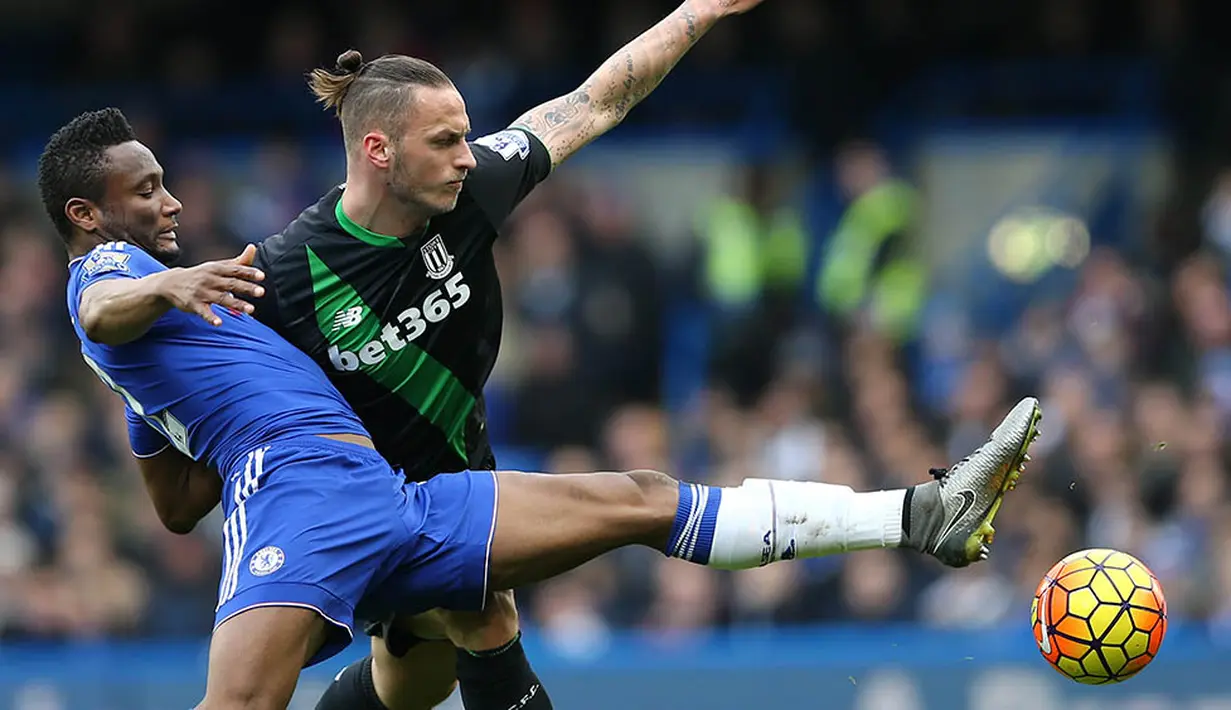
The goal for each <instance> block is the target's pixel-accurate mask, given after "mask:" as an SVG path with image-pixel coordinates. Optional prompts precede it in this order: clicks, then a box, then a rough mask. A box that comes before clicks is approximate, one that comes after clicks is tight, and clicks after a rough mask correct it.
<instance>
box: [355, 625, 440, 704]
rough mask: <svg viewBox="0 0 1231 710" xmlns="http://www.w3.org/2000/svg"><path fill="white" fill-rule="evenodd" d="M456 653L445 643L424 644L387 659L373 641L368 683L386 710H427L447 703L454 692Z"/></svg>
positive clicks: (378, 642)
mask: <svg viewBox="0 0 1231 710" xmlns="http://www.w3.org/2000/svg"><path fill="white" fill-rule="evenodd" d="M456 658H457V651H456V650H454V648H453V644H452V643H449V642H447V641H424V642H422V643H419V644H417V645H415V646H414V647H413V648H411V650H410V651H409V652H407V653H406V655H404V656H402V657H401V658H396V657H394V656H391V655H389V653H388V652H387V651H386V650H385V649H384V645H383V643H380V639H373V647H372V682H373V684H374V685H375V686H376V694H377V696H379V697H380V700H381V703H382V704H384V706H385V707H387V708H389V710H427V709H428V708H434V707H436V706H438V705H440V704H441V703H443V702H444V701H446V700H448V699H449V696H451V695H452V694H453V691H454V690H456V689H457V666H456V663H457V661H456Z"/></svg>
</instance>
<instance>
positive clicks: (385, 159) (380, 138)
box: [363, 131, 393, 170]
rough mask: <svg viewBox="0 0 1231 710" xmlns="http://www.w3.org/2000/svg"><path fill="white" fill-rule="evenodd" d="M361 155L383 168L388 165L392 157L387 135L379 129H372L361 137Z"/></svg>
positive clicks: (391, 148) (391, 147)
mask: <svg viewBox="0 0 1231 710" xmlns="http://www.w3.org/2000/svg"><path fill="white" fill-rule="evenodd" d="M363 156H364V157H365V158H367V159H368V160H369V161H370V162H371V163H372V165H375V166H376V167H378V168H380V169H382V170H384V169H386V168H388V167H389V163H390V161H391V159H392V157H393V146H392V145H390V141H389V136H386V135H385V134H384V133H381V132H380V131H372V132H371V133H368V134H366V135H364V137H363Z"/></svg>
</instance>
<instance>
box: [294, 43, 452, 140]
mask: <svg viewBox="0 0 1231 710" xmlns="http://www.w3.org/2000/svg"><path fill="white" fill-rule="evenodd" d="M308 86H309V87H311V89H312V94H313V95H314V96H316V100H317V101H319V102H320V103H322V104H324V105H325V107H326V108H331V109H333V110H334V111H335V112H337V114H338V118H339V120H341V121H342V139H343V141H344V142H345V143H346V146H347V147H348V148H349V147H350V146H351V145H353V144H354V142H355V141H357V140H359V139H360V138H361V137H362V136H363V134H364V133H365V132H367V131H368V130H371V129H373V128H375V129H377V130H382V131H384V132H386V133H389V134H391V135H392V134H397V133H400V131H401V129H402V122H403V120H404V119H405V116H406V109H407V107H408V106H409V104H410V101H411V100H412V99H413V98H414V88H415V87H417V86H428V87H434V88H435V87H442V86H453V82H452V81H451V80H450V79H449V77H448V75H446V74H445V73H444V72H443V71H441V70H440V68H439V67H437V66H436V65H434V64H432V63H431V62H428V61H425V60H423V59H417V58H415V57H407V56H404V55H401V54H386V55H385V56H383V57H379V58H377V59H374V60H372V61H370V62H364V61H363V55H362V54H360V53H359V52H357V51H355V50H353V49H351V50H347V51H345V52H343V53H342V54H340V55H339V56H338V61H337V66H336V69H335V70H334V71H328V70H325V69H313V70H312V72H311V73H309V74H308Z"/></svg>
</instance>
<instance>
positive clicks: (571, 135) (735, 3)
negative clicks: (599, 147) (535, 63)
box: [512, 0, 762, 166]
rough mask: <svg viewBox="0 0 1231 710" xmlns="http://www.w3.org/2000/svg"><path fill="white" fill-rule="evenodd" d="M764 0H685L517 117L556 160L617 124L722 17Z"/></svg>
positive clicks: (515, 124)
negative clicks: (564, 90)
mask: <svg viewBox="0 0 1231 710" xmlns="http://www.w3.org/2000/svg"><path fill="white" fill-rule="evenodd" d="M761 2H762V0H685V1H684V4H682V5H680V6H679V7H677V8H676V9H675V11H674V12H672V13H671V14H670V15H668V16H667V17H666V18H664V19H663V20H662V21H661V22H659V23H658V24H656V25H654V26H653V27H651V28H650V29H648V30H646V31H645V32H643V33H641V35H640V36H639V37H637V38H636V39H634V40H633V41H631V42H629V43H628V44H626V45H624V47H623V48H622V49H620V51H618V52H616V53H615V54H613V55H611V57H609V58H608V59H607V61H605V62H603V64H602V66H600V67H599V68H598V69H597V70H596V71H595V72H594V73H593V74H591V75H590V78H588V79H586V80H585V82H584V83H583V84H582V85H581V86H579V87H577V89H576V90H575V91H573V92H572V93H570V94H567V95H565V96H560V97H558V98H555V99H552V100H551V101H548V102H546V103H544V104H541V105H539V106H536V107H534V108H532V109H530V110H529V111H527V112H526V113H524V114H522V115H521V117H520V118H518V119H517V120H516V121H514V122H513V124H512V127H514V128H524V129H525V130H527V131H529V132H531V133H533V134H534V135H535V136H537V137H538V139H539V140H541V141H542V142H543V145H545V146H547V150H548V151H549V152H550V153H551V164H552V165H553V166H556V165H559V164H560V163H563V162H564V161H565V160H567V159H568V158H569V156H571V155H572V154H573V153H576V152H577V151H578V150H580V149H581V148H582V146H584V145H586V144H587V143H589V142H590V141H592V140H594V139H595V138H598V137H599V136H601V135H603V134H604V133H606V132H607V131H609V130H611V129H612V128H615V127H616V126H617V125H619V123H620V122H621V121H623V120H624V117H625V116H627V115H628V112H629V111H630V110H632V108H633V107H634V106H636V105H637V104H638V103H640V102H641V100H642V99H644V98H645V97H646V96H648V95H649V93H650V92H651V91H653V90H654V89H655V88H656V87H657V86H658V85H659V83H660V82H662V80H663V78H664V77H666V76H667V72H669V71H671V69H672V68H673V67H674V66H675V65H676V63H678V62H679V61H680V59H681V58H682V57H683V56H684V53H685V52H687V51H688V50H689V49H691V48H692V46H693V45H694V44H696V43H697V40H699V39H701V36H702V35H704V34H705V33H706V32H708V31H709V29H710V28H711V27H713V26H714V24H715V23H717V22H718V20H720V19H722V18H723V17H726V16H728V15H738V14H741V13H744V12H747V11H748V10H751V9H752V8H753V7H756V6H757V5H759V4H761Z"/></svg>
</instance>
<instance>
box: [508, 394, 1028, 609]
mask: <svg viewBox="0 0 1231 710" xmlns="http://www.w3.org/2000/svg"><path fill="white" fill-rule="evenodd" d="M1040 418H1041V413H1040V412H1039V409H1038V402H1037V401H1036V400H1034V399H1033V398H1028V399H1025V400H1022V402H1020V403H1019V404H1018V405H1017V406H1016V407H1015V408H1014V409H1013V410H1012V411H1011V412H1010V413H1009V414H1008V416H1007V417H1005V419H1004V421H1003V422H1002V423H1001V424H1000V426H998V427H997V428H996V430H995V431H994V432H993V433H992V436H991V438H990V439H989V440H988V442H987V443H986V444H985V445H984V446H982V447H980V448H979V449H978V450H977V451H975V452H973V453H972V454H970V455H969V456H967V457H966V458H964V459H963V460H962V461H960V462H959V463H957V464H955V465H954V466H953V467H952V468H951V469H944V470H936V471H933V472H932V473H933V475H934V476H935V477H936V478H937V480H935V481H931V482H928V483H924V484H921V485H918V486H913V487H911V488H909V489H905V490H897V491H875V492H869V493H857V492H855V491H852V490H851V489H850V488H848V487H846V486H835V485H831V484H825V483H812V482H799V481H771V480H757V479H751V480H748V481H745V482H744V485H742V486H740V487H739V488H716V487H711V486H703V485H697V484H680V483H678V482H676V481H675V480H674V479H672V478H671V477H669V476H667V475H666V474H662V473H658V472H654V471H633V472H630V473H600V474H580V475H540V474H518V473H500V474H499V475H498V483H499V494H498V495H499V503H498V513H497V519H496V528H495V534H494V538H493V541H492V549H491V563H490V572H489V574H490V584H491V587H492V588H494V589H508V588H514V587H517V586H520V585H523V584H530V583H533V582H536V581H540V580H543V579H547V578H549V577H552V576H555V575H558V574H560V573H562V572H565V571H567V570H569V569H572V568H574V567H576V566H578V565H580V564H582V563H584V562H586V561H588V560H590V559H592V558H594V557H597V556H598V555H601V554H603V553H604V552H607V551H608V550H611V549H614V548H617V547H622V546H625V545H646V546H650V547H654V548H657V549H659V550H662V551H663V552H664V553H665V554H668V555H671V556H674V557H680V558H683V559H686V560H689V561H692V562H696V563H699V564H707V565H711V566H716V567H722V568H727V569H744V568H750V567H758V566H761V565H765V564H768V563H770V562H776V561H779V560H790V559H795V558H804V557H817V556H821V555H829V554H834V553H841V552H852V551H856V550H864V549H875V548H882V547H899V546H901V547H910V548H913V549H917V550H919V551H921V552H925V553H927V554H930V555H932V556H934V557H936V558H937V559H939V560H940V561H941V562H943V563H945V564H947V565H950V566H954V567H962V566H965V565H968V564H970V563H971V562H975V561H978V560H980V559H984V558H985V557H986V556H987V553H988V548H987V546H988V545H990V543H991V542H992V538H993V535H994V532H995V531H994V529H993V528H992V526H991V523H992V520H993V518H994V517H995V516H996V513H997V512H998V511H999V509H1000V504H1001V502H1002V500H1003V497H1004V495H1005V493H1006V492H1008V490H1010V489H1011V488H1012V487H1013V486H1014V485H1016V481H1017V476H1018V474H1019V472H1020V470H1021V468H1022V466H1023V465H1024V463H1025V461H1026V460H1027V459H1028V456H1027V453H1026V452H1027V448H1028V446H1029V444H1030V443H1031V442H1032V441H1033V440H1034V439H1035V438H1037V436H1038V422H1039V419H1040Z"/></svg>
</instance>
